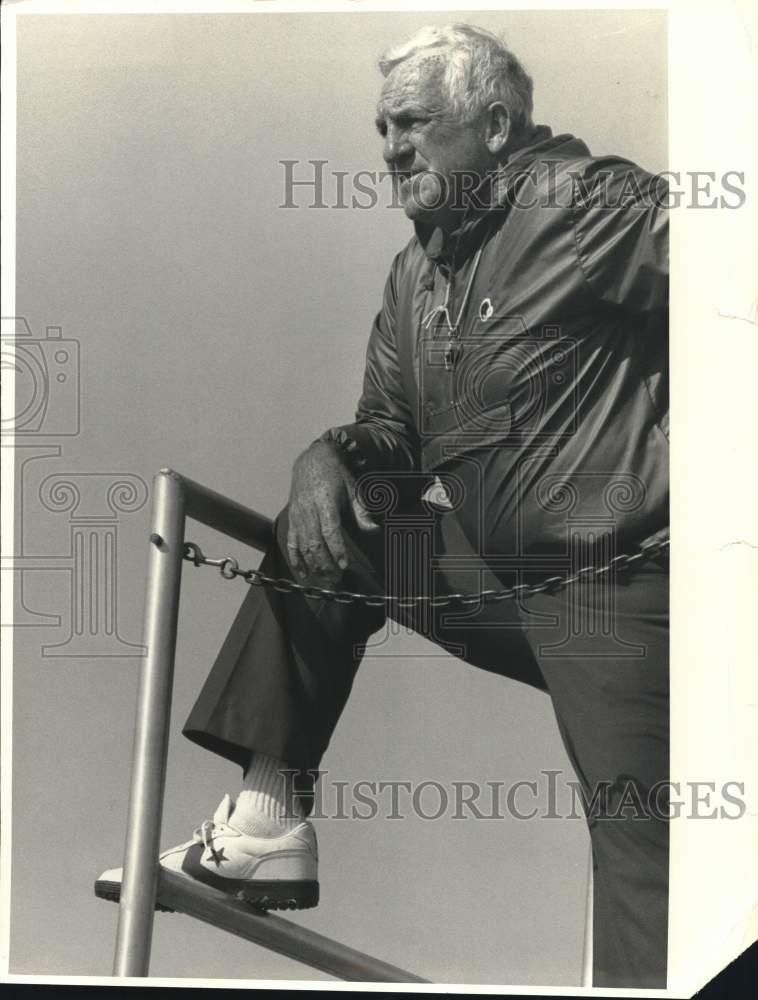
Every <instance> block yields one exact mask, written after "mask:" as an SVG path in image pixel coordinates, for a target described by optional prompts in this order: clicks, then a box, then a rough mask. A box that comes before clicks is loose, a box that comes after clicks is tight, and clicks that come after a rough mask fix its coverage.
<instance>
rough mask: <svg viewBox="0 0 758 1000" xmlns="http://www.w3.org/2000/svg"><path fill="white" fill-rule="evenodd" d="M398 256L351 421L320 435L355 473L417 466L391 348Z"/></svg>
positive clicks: (407, 410)
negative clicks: (342, 454) (337, 447)
mask: <svg viewBox="0 0 758 1000" xmlns="http://www.w3.org/2000/svg"><path fill="white" fill-rule="evenodd" d="M399 259H400V257H399V256H398V257H397V258H395V261H394V262H393V265H392V269H391V271H390V275H389V277H388V279H387V283H386V285H385V288H384V299H383V302H382V308H381V309H380V310H379V313H378V314H377V316H376V318H375V320H374V325H373V327H372V329H371V335H370V337H369V342H368V349H367V352H366V368H365V372H364V376H363V392H362V394H361V397H360V400H359V402H358V409H357V412H356V415H355V421H354V422H353V423H352V424H344V425H342V426H339V427H331V428H329V430H328V431H325V433H324V434H322V435H321V437H320V438H319V440H320V441H335V442H336V443H337V444H338V445H340V447H341V448H342V449H343V450H344V451H345V452H346V455H347V457H348V458H349V460H350V464H351V465H352V467H353V468H354V469H355V471H362V472H374V471H376V472H380V471H381V472H384V471H402V472H409V471H414V470H416V469H417V468H418V465H419V441H418V436H417V432H416V427H415V423H414V420H413V415H412V413H411V410H410V407H409V406H408V402H407V399H406V396H405V392H404V389H403V384H402V379H401V376H400V365H399V362H398V356H397V350H396V321H397V271H398V262H399Z"/></svg>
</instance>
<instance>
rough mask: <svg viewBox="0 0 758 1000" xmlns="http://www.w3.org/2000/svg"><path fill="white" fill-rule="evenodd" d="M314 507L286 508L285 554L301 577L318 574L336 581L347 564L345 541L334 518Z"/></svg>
mask: <svg viewBox="0 0 758 1000" xmlns="http://www.w3.org/2000/svg"><path fill="white" fill-rule="evenodd" d="M319 513H320V512H319V511H318V510H308V511H301V510H295V511H292V510H290V528H289V533H288V536H287V556H288V559H289V562H290V565H291V566H292V568H293V570H294V571H295V573H297V575H298V576H299V577H300V578H301V579H305V578H306V577H308V576H316V577H322V578H325V579H326V580H329V581H331V582H337V581H338V580H339V578H340V575H341V573H342V570H344V569H345V568H346V567H347V557H346V554H345V544H344V539H343V537H342V532H341V530H340V527H339V524H338V522H337V521H336V520H335V519H334V518H333V517H330V516H329V515H328V514H325V515H322V517H323V521H322V517H320V516H319Z"/></svg>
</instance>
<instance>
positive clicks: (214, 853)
mask: <svg viewBox="0 0 758 1000" xmlns="http://www.w3.org/2000/svg"><path fill="white" fill-rule="evenodd" d="M208 850H209V851H210V854H211V860H212V861H213V862H214V863H215V865H216V867H217V868H220V867H221V862H222V861H228V860H229V859H228V858H227V856H226V855H225V854H224V848H223V847H219V849H218V850H216V848H215V847H209V848H208Z"/></svg>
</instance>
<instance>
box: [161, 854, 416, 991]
mask: <svg viewBox="0 0 758 1000" xmlns="http://www.w3.org/2000/svg"><path fill="white" fill-rule="evenodd" d="M158 898H159V900H160V902H161V904H162V905H164V906H167V907H168V908H169V909H172V910H177V911H179V912H180V913H186V914H188V915H189V916H191V917H195V918H196V919H197V920H203V921H205V923H207V924H212V925H213V926H214V927H220V928H221V930H224V931H228V932H229V933H230V934H236V935H237V937H241V938H245V940H246V941H252V942H253V943H254V944H259V945H261V946H262V947H263V948H268V949H269V951H275V952H277V953H278V954H279V955H286V956H287V957H288V958H294V959H295V960H296V961H297V962H302V963H303V965H309V966H311V968H313V969H320V970H321V971H322V972H328V973H329V974H330V975H332V976H337V977H338V978H339V979H346V980H349V981H350V982H355V983H426V982H428V980H426V979H421V978H420V977H419V976H414V975H413V974H412V973H410V972H405V971H404V970H403V969H398V968H397V967H396V966H394V965H389V964H388V963H387V962H382V961H381V960H380V959H378V958H372V957H371V955H365V954H364V953H363V952H361V951H356V950H355V949H354V948H348V947H347V945H344V944H339V942H337V941H332V940H331V938H328V937H324V936H323V934H317V933H316V932H315V931H311V930H308V928H307V927H301V926H300V925H299V924H293V923H292V922H291V921H289V920H284V919H282V917H278V916H276V915H275V914H273V913H264V912H262V911H260V910H253V909H252V908H251V907H249V906H248V905H247V904H245V903H242V902H240V901H239V900H236V899H232V898H230V897H229V896H227V895H226V894H225V893H223V892H221V891H220V890H219V889H212V888H211V887H210V886H207V885H202V883H200V882H194V883H190V882H189V881H188V879H186V878H182V876H181V875H176V874H175V873H174V872H169V871H165V870H163V869H161V873H160V879H159V885H158Z"/></svg>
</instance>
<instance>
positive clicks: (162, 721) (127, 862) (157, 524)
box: [113, 470, 186, 976]
mask: <svg viewBox="0 0 758 1000" xmlns="http://www.w3.org/2000/svg"><path fill="white" fill-rule="evenodd" d="M153 486H154V494H153V521H152V529H151V530H152V534H151V536H150V541H151V545H150V557H149V565H148V577H147V594H146V598H145V626H144V643H145V646H146V647H147V652H146V655H145V657H144V660H143V662H142V672H141V676H140V686H139V695H138V699H137V721H136V729H135V735H134V756H133V763H132V782H131V792H130V797H129V816H128V820H127V831H126V846H125V850H124V874H123V883H122V889H121V901H120V904H119V919H118V932H117V935H116V954H115V958H114V963H113V974H114V975H115V976H146V975H147V971H148V965H149V962H150V944H151V938H152V932H153V916H154V908H155V892H156V886H157V879H158V853H159V843H160V834H161V819H162V813H163V793H164V788H165V780H166V757H167V752H168V735H169V722H170V717H171V692H172V686H173V675H174V656H175V653H176V629H177V615H178V610H179V586H180V582H181V571H182V553H183V545H184V522H185V509H186V490H185V486H184V483H183V480H182V478H181V477H180V476H178V475H177V474H176V473H174V472H171V471H170V470H162V471H161V472H160V473H159V474H158V475H157V476H156V477H155V479H154V480H153Z"/></svg>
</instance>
